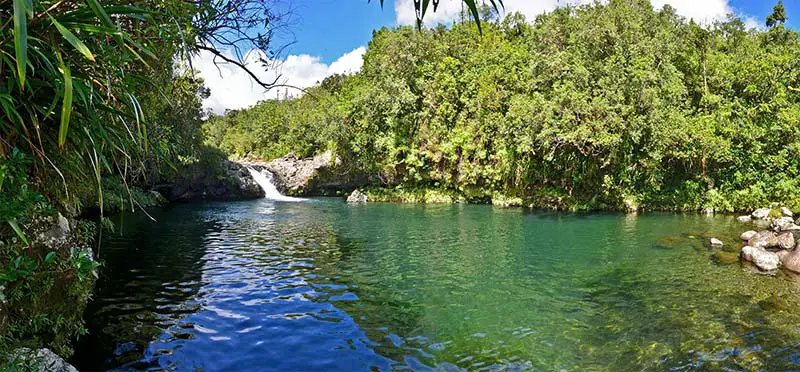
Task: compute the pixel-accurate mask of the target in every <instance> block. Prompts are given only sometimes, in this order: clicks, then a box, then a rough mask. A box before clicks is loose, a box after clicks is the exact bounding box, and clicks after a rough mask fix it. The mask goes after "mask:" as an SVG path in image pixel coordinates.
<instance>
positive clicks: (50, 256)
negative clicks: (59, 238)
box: [44, 252, 56, 265]
mask: <svg viewBox="0 0 800 372" xmlns="http://www.w3.org/2000/svg"><path fill="white" fill-rule="evenodd" d="M55 261H56V252H50V253H48V254H47V256H45V258H44V263H46V264H48V265H50V264H52V263H53V262H55Z"/></svg>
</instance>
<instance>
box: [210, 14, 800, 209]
mask: <svg viewBox="0 0 800 372" xmlns="http://www.w3.org/2000/svg"><path fill="white" fill-rule="evenodd" d="M797 60H800V42H799V41H798V34H797V33H796V32H794V31H792V30H789V29H787V28H784V27H772V28H770V29H769V30H767V31H760V30H756V29H747V28H746V27H745V25H744V23H743V22H742V21H741V20H740V19H738V18H736V17H731V18H729V19H727V20H725V21H721V22H716V23H714V24H713V25H708V26H701V25H698V24H696V23H694V22H693V21H690V20H686V19H684V18H682V17H681V16H679V15H677V13H676V12H675V10H674V9H673V8H671V7H669V6H666V7H664V8H663V9H660V10H656V9H654V8H653V6H652V5H651V4H650V3H649V1H647V0H635V1H622V0H616V1H610V2H608V3H607V4H593V5H585V6H580V7H564V8H558V9H556V10H554V11H553V12H551V13H548V14H545V15H542V16H540V17H538V18H537V19H536V20H535V21H534V22H532V23H528V22H526V20H525V19H524V17H522V16H521V15H518V14H514V15H509V16H507V17H505V18H504V19H501V20H500V19H498V20H494V21H490V22H489V21H487V22H483V29H482V33H481V32H479V30H478V27H477V25H476V24H475V23H473V22H469V21H467V22H462V23H458V24H455V25H453V26H452V27H449V28H446V27H443V26H440V27H436V28H432V29H422V30H414V29H412V28H409V27H400V28H396V29H391V30H390V29H385V28H384V29H381V30H379V31H376V32H375V33H374V35H373V39H372V41H371V42H370V44H369V48H368V51H367V53H366V54H365V56H364V67H363V69H362V71H360V72H359V73H357V74H355V75H353V76H349V77H344V78H342V77H337V78H336V81H325V82H322V83H321V84H320V85H319V86H318V87H316V88H314V89H312V90H311V91H310V93H311V94H307V95H305V96H303V97H301V98H295V99H287V100H280V101H278V100H273V101H265V102H262V103H260V104H258V105H256V106H255V107H253V108H251V109H248V110H240V111H236V112H230V113H228V114H227V115H225V116H222V117H215V118H213V119H212V120H210V121H209V122H207V123H206V125H205V127H204V130H205V133H206V134H207V141H208V143H210V144H212V145H214V146H217V147H219V148H220V149H222V150H224V151H226V152H229V153H231V154H236V155H237V156H240V157H247V156H255V157H261V158H265V159H269V158H274V157H276V156H279V155H282V154H284V153H286V152H288V151H294V152H295V153H296V154H297V155H309V154H312V153H318V152H321V151H324V150H326V149H333V150H335V151H336V152H337V154H339V156H341V157H342V158H343V159H346V163H348V164H351V165H352V166H354V167H357V168H359V169H360V170H363V171H366V172H369V173H371V174H375V175H378V176H379V178H380V179H381V180H382V184H381V186H382V187H385V188H395V187H398V186H400V187H402V188H404V189H408V190H410V189H436V190H441V191H445V192H450V191H453V192H456V193H457V194H459V196H460V197H461V198H464V199H467V200H486V199H492V198H493V197H495V196H496V197H497V198H501V199H503V200H514V201H515V202H517V201H518V200H516V199H517V198H519V199H521V200H523V201H524V204H525V205H533V206H546V207H551V208H568V209H621V208H625V201H626V200H628V201H635V203H636V204H637V205H639V206H641V207H642V208H645V209H671V210H699V209H702V208H707V207H710V208H714V209H716V210H718V211H733V210H747V209H751V208H755V207H759V206H762V205H765V204H768V203H769V202H770V201H775V202H780V203H783V204H785V205H789V206H793V207H800V198H798V196H797V195H800V183H798V176H800V162H798V159H800V157H798V155H800V154H798V151H800V142H799V138H798V137H799V136H800V132H798V130H799V129H798V126H797V123H798V122H800V102H799V101H798V100H800V91H798V89H797V87H798V86H800V65H798V64H797V63H796V61H797ZM457 199H458V198H457Z"/></svg>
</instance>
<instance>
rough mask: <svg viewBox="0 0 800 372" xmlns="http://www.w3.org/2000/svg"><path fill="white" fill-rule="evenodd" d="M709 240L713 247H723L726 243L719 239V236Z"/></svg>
mask: <svg viewBox="0 0 800 372" xmlns="http://www.w3.org/2000/svg"><path fill="white" fill-rule="evenodd" d="M709 242H710V243H711V246H712V247H722V246H723V245H725V244H723V243H722V240H719V239H717V238H711V239H709Z"/></svg>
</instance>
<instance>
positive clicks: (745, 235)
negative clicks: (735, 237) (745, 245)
mask: <svg viewBox="0 0 800 372" xmlns="http://www.w3.org/2000/svg"><path fill="white" fill-rule="evenodd" d="M756 234H758V232H756V231H753V230H750V231H745V232H743V233H742V235H741V238H742V240H744V241H749V240H750V239H752V238H753V237H754V236H756Z"/></svg>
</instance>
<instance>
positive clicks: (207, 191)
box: [154, 159, 264, 202]
mask: <svg viewBox="0 0 800 372" xmlns="http://www.w3.org/2000/svg"><path fill="white" fill-rule="evenodd" d="M195 167H197V168H195ZM203 167H206V168H209V166H208V165H202V166H201V165H199V164H198V165H192V166H189V167H188V168H187V169H185V170H182V171H181V177H180V179H178V180H176V181H175V182H174V183H172V184H165V185H157V186H156V187H155V188H154V189H155V191H158V192H159V193H161V194H162V195H164V196H166V198H167V199H169V200H172V201H181V202H184V201H195V200H245V199H258V198H263V197H264V190H263V189H262V188H261V186H259V185H258V183H256V181H255V180H254V179H253V176H252V175H251V174H250V171H249V170H248V169H247V166H246V165H243V164H240V163H237V162H233V161H229V160H225V159H223V160H221V163H220V164H219V166H218V167H215V168H214V169H206V168H203Z"/></svg>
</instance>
